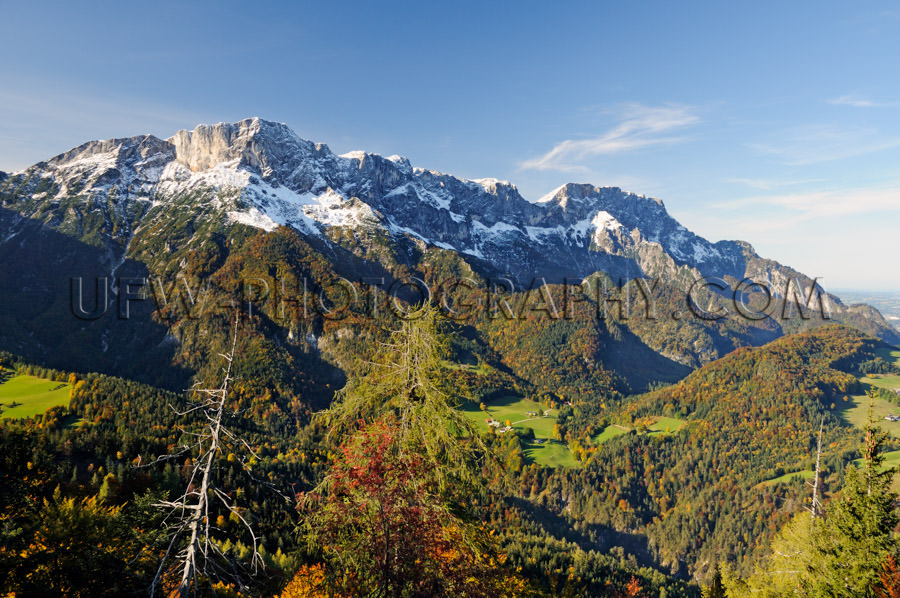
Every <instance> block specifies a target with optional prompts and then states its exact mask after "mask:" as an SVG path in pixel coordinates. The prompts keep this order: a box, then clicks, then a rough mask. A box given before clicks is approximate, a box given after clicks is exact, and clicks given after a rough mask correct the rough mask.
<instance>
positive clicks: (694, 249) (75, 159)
mask: <svg viewBox="0 0 900 598" xmlns="http://www.w3.org/2000/svg"><path fill="white" fill-rule="evenodd" d="M3 184H4V186H6V187H7V188H9V187H10V186H15V187H16V188H17V189H16V190H17V192H18V195H23V194H25V195H29V196H30V198H31V199H32V200H33V203H35V202H40V203H41V204H42V205H41V206H31V207H30V208H29V207H27V206H25V207H24V212H25V214H24V215H28V213H29V210H33V211H32V217H35V216H37V217H42V218H44V219H45V221H47V222H49V223H52V224H53V226H58V227H61V228H63V229H66V228H67V227H68V228H71V229H77V228H78V226H80V224H81V221H80V220H79V222H74V220H76V219H79V218H80V219H82V220H83V219H84V215H80V214H77V213H76V212H78V208H76V207H74V205H73V206H69V208H68V209H67V210H65V211H62V213H60V210H55V211H54V208H53V205H54V203H58V202H59V201H60V200H62V199H63V198H67V197H73V196H74V197H81V198H82V200H83V201H82V205H85V202H86V205H90V206H91V209H90V211H91V212H92V213H93V212H94V211H99V212H100V213H102V216H103V218H104V219H105V220H106V221H108V222H111V223H114V224H112V225H110V226H108V227H107V228H108V229H109V231H108V232H107V233H105V234H100V237H101V239H100V241H101V242H103V243H106V244H107V246H108V247H109V251H110V253H111V254H118V253H121V256H120V257H117V258H114V259H113V258H111V261H113V262H114V261H119V260H121V259H124V258H125V257H126V255H127V254H128V251H129V248H130V242H131V239H132V237H133V236H134V233H135V231H136V230H138V229H139V228H141V227H142V226H146V225H147V223H148V220H147V219H148V218H153V217H156V218H158V217H159V215H160V213H161V212H164V211H165V210H166V208H167V206H169V205H171V204H173V203H178V202H180V201H181V199H179V198H185V197H190V198H192V199H190V200H189V201H190V204H191V210H193V211H194V212H196V213H197V214H203V215H205V217H207V218H209V219H212V220H214V219H215V218H222V219H224V220H225V221H227V223H232V224H243V225H247V226H251V227H254V228H258V229H263V230H266V231H271V230H274V229H275V228H276V227H277V226H289V227H292V228H294V229H295V230H298V231H300V232H301V233H303V234H305V235H310V236H315V237H318V238H321V239H323V240H325V241H326V242H328V243H331V242H334V240H333V238H334V237H335V231H338V230H351V231H357V232H358V231H361V230H369V231H374V232H375V233H377V234H380V235H386V236H388V237H390V238H392V239H395V240H399V239H401V238H407V239H411V240H413V241H414V242H417V243H423V244H425V245H427V246H433V247H437V248H441V249H445V250H452V251H455V252H457V253H459V254H460V255H464V256H466V259H468V260H471V261H473V262H477V263H479V264H481V265H482V266H483V267H484V269H485V271H486V272H488V273H490V274H493V275H500V276H508V277H510V278H512V279H513V281H514V282H515V283H516V284H517V285H519V286H521V287H523V288H524V287H527V286H528V285H529V284H530V283H531V282H532V281H534V280H541V279H542V280H545V281H547V282H565V281H569V282H573V281H579V280H581V279H584V278H586V277H588V276H590V275H591V274H593V273H595V272H598V271H603V272H605V273H607V274H608V275H609V276H610V277H612V278H613V279H616V278H618V279H622V280H628V279H632V278H635V277H662V278H664V279H665V280H667V281H674V282H675V283H676V284H678V285H679V286H681V287H682V288H683V289H684V290H686V289H687V287H688V286H689V285H690V284H692V283H693V282H694V281H696V280H698V279H700V278H703V277H716V278H723V279H725V281H726V282H727V284H728V285H730V286H732V287H734V286H736V285H737V283H738V282H739V281H741V280H744V279H746V278H752V279H753V280H755V281H757V282H760V283H761V284H763V285H766V286H767V287H768V288H769V289H770V291H771V292H772V294H773V295H774V296H776V297H783V296H784V295H786V294H787V290H788V289H789V287H788V285H790V284H792V281H797V283H798V284H799V286H800V287H801V291H805V290H806V289H810V288H811V287H812V286H813V285H816V284H817V283H816V281H815V280H814V279H811V278H809V277H807V276H805V275H803V274H801V273H799V272H797V271H795V270H793V269H791V268H789V267H786V266H783V265H781V264H779V263H778V262H775V261H773V260H768V259H765V258H762V257H760V256H759V255H758V254H756V252H755V251H754V249H753V247H752V246H751V245H750V244H749V243H747V242H744V241H730V240H720V241H717V242H711V241H709V240H707V239H705V238H703V237H701V236H699V235H696V234H694V233H693V232H691V231H690V230H689V229H687V228H686V227H685V226H683V225H682V224H681V223H679V222H678V221H677V220H675V219H674V218H673V217H672V216H671V215H669V213H668V212H667V211H666V209H665V205H664V203H663V202H662V200H659V199H656V198H652V197H647V196H644V195H638V194H635V193H630V192H627V191H623V190H621V189H620V188H618V187H598V186H595V185H592V184H587V183H567V184H565V185H562V186H560V187H558V188H557V189H556V190H554V191H553V192H551V193H550V194H548V195H546V196H544V197H543V198H541V199H540V200H538V201H535V202H532V201H528V200H526V199H525V198H524V197H522V195H521V194H520V193H519V191H518V189H517V188H516V187H515V185H513V184H511V183H509V182H507V181H499V180H496V179H477V180H469V179H462V178H458V177H455V176H453V175H450V174H444V173H441V172H438V171H436V170H430V169H424V168H420V167H414V166H413V165H411V164H410V162H409V160H408V159H406V158H404V157H401V156H389V157H384V156H381V155H379V154H373V153H368V152H363V151H356V152H349V153H345V154H342V155H336V154H335V153H333V152H332V151H331V149H330V148H329V147H328V146H327V145H325V144H323V143H315V142H312V141H308V140H305V139H302V138H301V137H299V136H298V135H297V134H296V133H294V132H293V131H292V130H291V129H290V128H289V127H288V126H287V125H286V124H284V123H275V122H271V121H267V120H264V119H260V118H258V117H254V118H249V119H244V120H241V121H238V122H235V123H217V124H214V125H198V126H196V127H195V128H194V129H193V130H191V131H187V130H181V131H178V132H176V133H175V134H174V135H173V136H171V137H169V138H168V139H160V138H158V137H155V136H152V135H142V136H134V137H129V138H117V139H110V140H104V141H90V142H87V143H84V144H81V145H79V146H77V147H76V148H73V149H71V150H69V151H67V152H64V153H62V154H59V155H57V156H54V157H52V158H50V159H48V160H46V161H43V162H39V163H37V164H35V165H33V166H31V167H28V168H26V169H24V170H22V171H19V172H16V173H12V174H11V175H8V177H7V178H6V180H5V181H3ZM23 192H24V193H23ZM104 200H105V201H104ZM76 203H77V202H76ZM34 208H36V209H34ZM223 224H224V223H223ZM823 297H824V301H825V307H826V309H830V310H831V311H832V312H836V313H837V315H838V316H841V315H842V314H845V313H848V312H849V311H852V310H854V309H856V308H853V307H850V306H845V305H844V304H843V303H842V302H841V301H840V299H839V298H838V297H836V296H834V295H831V294H829V293H824V294H823ZM873 311H874V310H871V308H870V309H858V310H856V311H854V312H853V314H852V315H853V317H856V318H858V319H860V318H861V319H863V320H868V321H869V322H868V324H867V325H868V326H870V328H871V330H874V331H878V332H880V333H882V334H884V335H886V337H887V338H886V340H889V341H890V342H900V336H897V335H896V334H895V333H894V331H893V329H892V328H891V327H890V326H889V324H888V323H887V322H886V321H884V320H883V318H882V317H881V316H880V314H877V312H875V313H873ZM857 312H859V313H857ZM891 335H894V336H891Z"/></svg>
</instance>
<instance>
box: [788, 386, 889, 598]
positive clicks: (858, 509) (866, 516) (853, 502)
mask: <svg viewBox="0 0 900 598" xmlns="http://www.w3.org/2000/svg"><path fill="white" fill-rule="evenodd" d="M868 395H869V399H870V408H869V421H868V424H867V425H866V428H865V441H864V445H863V463H862V467H859V468H857V467H854V466H853V465H851V466H849V467H848V468H847V472H846V475H845V479H844V488H843V490H842V492H841V495H840V497H839V498H838V499H836V500H835V501H834V502H833V503H832V504H831V505H829V508H828V509H827V510H826V517H825V523H824V526H823V528H822V529H821V530H820V532H819V533H818V534H817V536H816V538H815V539H814V545H813V551H814V552H813V560H812V565H811V568H810V574H809V575H808V576H806V580H805V583H804V586H805V589H806V590H807V591H808V593H809V595H813V596H834V597H846V598H863V597H869V596H876V595H877V594H876V588H877V586H878V585H879V581H880V580H879V575H880V573H881V572H882V565H883V564H884V563H885V562H886V561H887V559H888V558H889V557H890V556H892V555H895V554H896V552H897V542H896V538H895V537H894V527H895V526H896V525H897V522H898V517H897V512H896V508H895V507H896V501H897V495H896V494H895V493H894V492H892V491H891V480H892V479H893V476H894V472H895V470H894V468H884V467H882V466H883V464H884V456H883V455H882V446H883V444H884V441H885V439H886V437H887V435H886V434H885V433H884V432H883V431H882V430H881V429H880V428H878V427H877V426H876V425H875V423H874V420H873V418H872V409H871V401H873V400H874V398H875V393H874V392H872V391H869V393H868Z"/></svg>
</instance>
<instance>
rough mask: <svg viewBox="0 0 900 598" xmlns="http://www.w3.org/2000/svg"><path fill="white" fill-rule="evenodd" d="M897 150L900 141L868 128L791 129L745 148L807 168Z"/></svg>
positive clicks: (831, 126)
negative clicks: (811, 165) (812, 165)
mask: <svg viewBox="0 0 900 598" xmlns="http://www.w3.org/2000/svg"><path fill="white" fill-rule="evenodd" d="M898 146H900V137H893V136H892V137H888V136H885V135H883V134H881V132H879V131H877V130H876V129H873V128H871V127H844V126H835V125H830V124H829V125H812V126H806V127H794V128H792V129H790V130H788V131H786V132H785V133H784V134H782V135H779V136H778V137H776V138H774V139H772V140H770V141H768V142H765V143H751V144H748V147H750V148H751V149H753V150H756V151H757V152H760V153H762V154H767V155H770V156H772V157H774V158H776V159H778V160H779V161H781V162H782V163H784V164H787V165H789V166H806V165H810V164H819V163H822V162H830V161H832V160H841V159H844V158H852V157H854V156H861V155H864V154H871V153H875V152H880V151H884V150H888V149H893V148H896V147H898Z"/></svg>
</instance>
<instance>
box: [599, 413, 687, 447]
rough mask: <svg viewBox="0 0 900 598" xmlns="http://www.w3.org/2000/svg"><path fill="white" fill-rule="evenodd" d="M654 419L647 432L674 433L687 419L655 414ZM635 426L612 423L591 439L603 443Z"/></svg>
mask: <svg viewBox="0 0 900 598" xmlns="http://www.w3.org/2000/svg"><path fill="white" fill-rule="evenodd" d="M650 419H652V420H653V423H651V424H650V425H649V426H647V429H646V432H645V433H646V434H674V433H675V432H677V431H679V430H680V429H681V428H683V427H684V424H685V421H684V420H683V419H679V418H677V417H665V416H655V417H652V418H650ZM632 429H633V428H629V427H627V426H621V425H619V424H610V425H608V426H606V427H605V428H604V429H603V431H602V432H600V433H599V434H597V435H596V436H594V437H593V438H592V439H591V440H592V441H593V442H594V444H596V445H600V444H603V443H604V442H606V441H607V440H610V439H611V438H615V437H616V436H621V435H622V434H627V433H628V432H630V431H631V430H632Z"/></svg>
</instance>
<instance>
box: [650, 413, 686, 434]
mask: <svg viewBox="0 0 900 598" xmlns="http://www.w3.org/2000/svg"><path fill="white" fill-rule="evenodd" d="M655 419H656V421H655V422H653V424H652V425H651V426H650V433H651V434H674V433H675V432H677V431H678V430H680V429H681V428H682V426H684V420H683V419H678V418H677V417H657V418H655Z"/></svg>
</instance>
